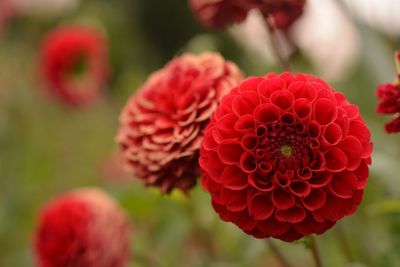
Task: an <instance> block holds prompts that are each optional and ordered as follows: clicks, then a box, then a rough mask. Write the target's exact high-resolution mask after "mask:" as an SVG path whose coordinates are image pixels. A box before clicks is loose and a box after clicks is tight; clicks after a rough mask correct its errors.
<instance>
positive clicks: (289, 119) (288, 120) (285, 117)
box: [280, 113, 296, 125]
mask: <svg viewBox="0 0 400 267" xmlns="http://www.w3.org/2000/svg"><path fill="white" fill-rule="evenodd" d="M280 121H281V122H282V123H283V124H289V125H291V124H294V123H295V121H296V119H295V117H294V115H293V114H292V113H284V114H282V116H281V117H280Z"/></svg>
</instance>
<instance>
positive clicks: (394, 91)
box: [376, 51, 400, 133]
mask: <svg viewBox="0 0 400 267" xmlns="http://www.w3.org/2000/svg"><path fill="white" fill-rule="evenodd" d="M396 63H397V65H398V70H399V74H398V82H397V83H396V84H391V83H385V84H381V85H379V86H378V88H377V89H376V96H377V97H378V99H379V100H380V102H379V104H378V106H377V108H376V111H377V112H378V113H381V114H395V115H396V118H395V119H393V120H392V121H391V122H389V123H387V124H386V125H385V130H386V132H387V133H398V132H400V51H398V52H397V53H396Z"/></svg>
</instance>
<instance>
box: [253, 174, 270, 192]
mask: <svg viewBox="0 0 400 267" xmlns="http://www.w3.org/2000/svg"><path fill="white" fill-rule="evenodd" d="M248 181H249V184H250V185H251V186H253V187H254V188H256V189H257V190H259V191H261V192H271V191H272V190H273V189H274V184H273V183H272V180H271V179H270V178H267V179H265V178H261V177H260V176H259V175H258V174H250V175H249V179H248Z"/></svg>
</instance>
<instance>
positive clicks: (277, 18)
mask: <svg viewBox="0 0 400 267" xmlns="http://www.w3.org/2000/svg"><path fill="white" fill-rule="evenodd" d="M189 4H190V7H191V9H192V10H193V13H194V15H195V16H196V17H197V18H198V19H199V20H200V22H202V23H203V24H204V25H205V26H207V27H214V28H221V27H225V26H228V25H230V24H233V23H240V22H242V21H243V20H245V19H246V17H247V13H248V12H249V11H250V10H252V9H258V10H260V11H261V12H262V13H263V14H264V16H265V17H266V18H268V17H270V18H272V19H273V21H274V25H275V27H277V28H278V29H283V30H286V29H288V28H289V27H290V26H291V25H292V24H293V22H294V21H295V20H296V19H297V18H299V17H300V16H301V14H302V13H303V7H304V4H305V0H190V1H189Z"/></svg>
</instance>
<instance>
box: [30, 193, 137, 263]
mask: <svg viewBox="0 0 400 267" xmlns="http://www.w3.org/2000/svg"><path fill="white" fill-rule="evenodd" d="M35 238H36V239H35V249H36V255H37V261H38V266H40V267H83V266H85V267H110V266H113V267H123V266H126V264H127V261H128V259H129V251H130V226H129V224H128V222H127V220H126V218H125V215H124V214H123V212H122V211H121V210H120V208H119V207H118V206H117V205H116V203H115V202H114V201H113V200H112V199H111V198H110V197H108V196H107V195H106V194H105V193H104V192H102V191H100V190H98V189H79V190H75V191H72V192H69V193H66V194H63V195H61V196H58V197H57V198H55V199H53V200H52V201H51V202H50V203H49V204H47V205H46V206H45V207H44V208H43V210H42V211H41V213H40V216H39V225H38V229H37V231H36V237H35Z"/></svg>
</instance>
